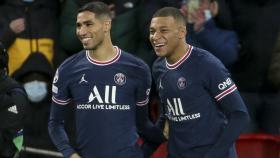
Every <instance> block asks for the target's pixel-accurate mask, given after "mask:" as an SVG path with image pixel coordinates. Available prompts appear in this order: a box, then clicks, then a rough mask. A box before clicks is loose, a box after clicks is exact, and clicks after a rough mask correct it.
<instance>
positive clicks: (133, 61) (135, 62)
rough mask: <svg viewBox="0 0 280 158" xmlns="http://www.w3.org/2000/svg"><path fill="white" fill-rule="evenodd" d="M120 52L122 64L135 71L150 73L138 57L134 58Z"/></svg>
mask: <svg viewBox="0 0 280 158" xmlns="http://www.w3.org/2000/svg"><path fill="white" fill-rule="evenodd" d="M121 52H122V58H123V62H124V63H125V64H128V65H130V66H132V67H134V68H135V69H142V70H145V71H150V68H149V66H148V65H147V64H146V63H145V62H144V61H143V60H142V59H140V58H139V57H136V56H134V55H133V54H131V53H128V52H125V51H123V50H122V51H121Z"/></svg>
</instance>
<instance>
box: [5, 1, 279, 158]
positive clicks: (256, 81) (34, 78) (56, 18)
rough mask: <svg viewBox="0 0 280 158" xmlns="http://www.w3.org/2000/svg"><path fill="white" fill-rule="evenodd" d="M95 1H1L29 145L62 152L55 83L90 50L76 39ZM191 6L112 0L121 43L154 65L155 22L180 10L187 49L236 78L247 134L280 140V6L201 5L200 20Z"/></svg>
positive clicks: (275, 3)
mask: <svg viewBox="0 0 280 158" xmlns="http://www.w3.org/2000/svg"><path fill="white" fill-rule="evenodd" d="M89 1H90V0H60V1H59V0H1V1H0V41H1V42H2V43H3V44H4V45H5V47H6V48H7V51H8V53H9V58H10V61H9V65H8V67H9V75H10V76H11V77H13V78H14V79H16V80H17V81H18V82H20V83H21V84H22V85H23V87H24V88H25V90H26V92H27V95H28V99H29V101H30V107H29V109H28V112H27V116H26V119H25V132H24V136H25V146H30V147H36V148H40V149H48V150H53V151H55V150H56V149H55V147H54V146H53V144H52V143H51V140H50V138H49V135H48V130H47V122H48V117H49V111H50V103H51V82H52V78H53V75H54V71H55V69H56V68H57V67H58V66H59V65H60V63H61V62H62V61H63V60H64V59H65V58H66V57H69V56H71V55H72V54H75V53H77V52H79V51H80V50H82V45H81V43H80V42H79V40H78V38H77V37H76V35H75V34H76V11H77V10H78V8H79V7H80V6H82V5H83V4H85V3H87V2H89ZM91 1H94V0H91ZM188 1H192V0H104V2H105V3H107V4H108V5H109V6H110V9H111V12H112V15H113V17H114V18H113V22H112V25H113V27H112V30H111V34H112V40H113V44H114V45H117V46H119V47H120V48H122V49H123V50H125V51H127V52H129V53H132V54H134V55H136V56H138V57H140V58H142V59H143V60H144V61H145V62H146V63H147V64H148V65H149V66H151V65H152V63H153V61H154V59H155V54H154V52H153V49H152V47H151V45H150V43H149V22H150V20H151V17H152V15H153V13H154V12H155V11H156V10H158V9H160V8H162V7H164V6H173V7H177V8H180V9H181V11H182V12H183V13H184V14H185V15H186V18H187V21H188V25H187V42H188V43H190V44H191V45H193V46H196V47H201V48H203V49H206V50H208V51H210V52H211V53H213V54H214V55H215V56H216V57H218V58H219V59H220V60H221V62H222V63H224V64H225V66H226V67H227V68H228V69H229V70H230V71H231V73H232V78H233V79H234V81H235V83H236V84H237V86H238V89H239V91H240V93H241V96H242V97H243V99H244V101H245V104H246V106H247V109H248V111H249V114H250V117H251V123H250V124H249V125H248V127H247V129H246V130H245V131H244V133H268V134H276V135H277V134H278V135H279V134H280V117H279V116H280V93H279V89H280V18H279V16H278V15H280V1H279V0H209V1H208V0H200V3H203V4H205V6H203V7H204V12H201V13H197V14H195V15H194V14H191V13H190V9H189V8H188V7H187V3H188ZM153 91H154V90H153ZM151 98H152V99H151V100H152V102H151V103H152V104H151V112H150V113H151V117H152V118H156V116H155V115H156V114H157V110H158V109H159V108H158V107H157V105H158V104H157V101H156V100H157V97H156V95H155V93H152V95H151ZM69 110H71V109H69ZM69 122H70V123H69V128H68V129H69V130H70V131H73V127H72V126H73V125H72V124H73V123H71V119H69ZM72 133H73V143H75V141H74V132H72ZM33 156H34V155H33ZM22 157H28V158H31V157H32V155H30V154H28V153H23V155H22ZM34 157H36V158H38V157H39V156H38V155H35V156H34ZM42 157H44V156H42ZM45 157H49V156H45Z"/></svg>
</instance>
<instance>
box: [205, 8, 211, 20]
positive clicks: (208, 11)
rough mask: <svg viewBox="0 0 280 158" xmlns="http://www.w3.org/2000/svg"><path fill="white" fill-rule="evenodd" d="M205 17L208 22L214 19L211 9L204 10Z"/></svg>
mask: <svg viewBox="0 0 280 158" xmlns="http://www.w3.org/2000/svg"><path fill="white" fill-rule="evenodd" d="M204 16H205V20H206V21H208V20H210V19H211V18H212V14H211V11H210V10H209V9H205V10H204Z"/></svg>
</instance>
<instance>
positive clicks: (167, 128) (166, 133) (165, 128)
mask: <svg viewBox="0 0 280 158" xmlns="http://www.w3.org/2000/svg"><path fill="white" fill-rule="evenodd" d="M163 135H164V137H165V138H166V139H167V140H168V138H169V123H168V121H167V120H166V121H165V123H164V128H163Z"/></svg>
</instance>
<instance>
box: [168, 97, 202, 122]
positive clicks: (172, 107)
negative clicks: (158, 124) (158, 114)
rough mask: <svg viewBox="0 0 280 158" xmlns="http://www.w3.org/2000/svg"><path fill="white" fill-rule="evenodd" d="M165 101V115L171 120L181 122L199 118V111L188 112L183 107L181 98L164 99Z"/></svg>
mask: <svg viewBox="0 0 280 158" xmlns="http://www.w3.org/2000/svg"><path fill="white" fill-rule="evenodd" d="M166 102H167V105H166V106H167V110H168V114H167V117H168V119H169V120H171V121H175V122H181V121H188V120H193V119H197V118H200V113H193V114H188V113H186V112H185V111H184V109H183V104H182V101H181V98H172V99H168V98H167V100H166Z"/></svg>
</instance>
